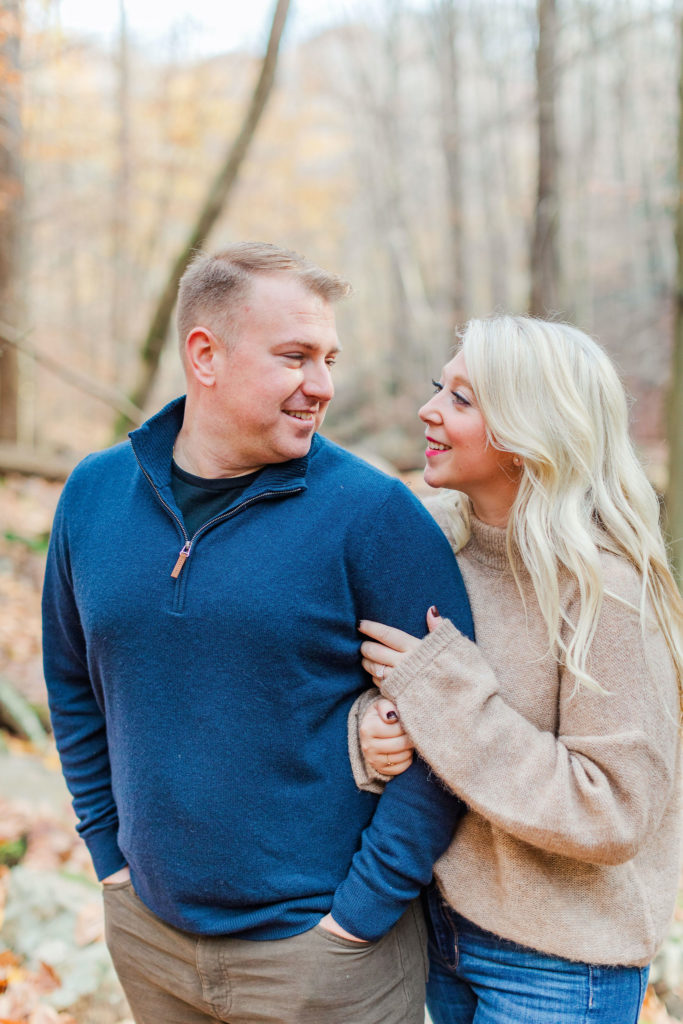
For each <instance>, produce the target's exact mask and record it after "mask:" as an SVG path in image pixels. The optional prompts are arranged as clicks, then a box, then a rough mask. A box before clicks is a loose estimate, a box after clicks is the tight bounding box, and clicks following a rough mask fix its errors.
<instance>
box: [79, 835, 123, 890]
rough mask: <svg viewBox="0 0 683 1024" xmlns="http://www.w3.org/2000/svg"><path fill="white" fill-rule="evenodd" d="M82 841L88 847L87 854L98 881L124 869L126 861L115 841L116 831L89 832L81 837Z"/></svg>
mask: <svg viewBox="0 0 683 1024" xmlns="http://www.w3.org/2000/svg"><path fill="white" fill-rule="evenodd" d="M83 839H84V840H85V844H86V846H87V847H88V853H89V854H90V856H91V858H92V862H93V865H94V868H95V874H96V875H97V877H98V879H99V881H102V879H103V878H107V877H108V876H109V875H113V874H114V872H115V871H120V870H121V868H125V867H126V859H125V857H124V856H123V854H122V853H121V851H120V850H119V846H118V843H117V841H116V830H113V831H112V830H111V829H107V830H103V831H100V832H89V833H88V834H87V835H84V836H83Z"/></svg>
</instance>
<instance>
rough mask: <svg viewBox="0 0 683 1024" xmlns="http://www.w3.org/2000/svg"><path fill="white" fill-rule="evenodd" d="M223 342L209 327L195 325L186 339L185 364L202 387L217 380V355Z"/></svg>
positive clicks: (207, 386)
mask: <svg viewBox="0 0 683 1024" xmlns="http://www.w3.org/2000/svg"><path fill="white" fill-rule="evenodd" d="M223 347H224V346H223V344H222V342H221V341H219V339H218V338H217V337H216V335H215V334H214V333H213V331H211V330H209V328H208V327H193V328H192V330H191V331H190V333H189V334H188V336H187V338H186V339H185V366H186V368H187V372H188V374H191V375H192V376H193V377H194V379H195V380H196V381H197V383H198V384H201V385H202V387H205V388H210V387H213V385H214V384H215V382H216V356H217V354H218V352H219V351H220V350H221V349H223Z"/></svg>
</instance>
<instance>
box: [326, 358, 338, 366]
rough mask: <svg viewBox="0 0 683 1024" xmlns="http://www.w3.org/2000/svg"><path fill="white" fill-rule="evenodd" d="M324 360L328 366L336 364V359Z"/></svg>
mask: <svg viewBox="0 0 683 1024" xmlns="http://www.w3.org/2000/svg"><path fill="white" fill-rule="evenodd" d="M325 362H326V363H327V365H328V366H336V365H337V360H336V359H326V360H325Z"/></svg>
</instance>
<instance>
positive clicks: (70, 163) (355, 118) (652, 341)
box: [0, 0, 683, 1024]
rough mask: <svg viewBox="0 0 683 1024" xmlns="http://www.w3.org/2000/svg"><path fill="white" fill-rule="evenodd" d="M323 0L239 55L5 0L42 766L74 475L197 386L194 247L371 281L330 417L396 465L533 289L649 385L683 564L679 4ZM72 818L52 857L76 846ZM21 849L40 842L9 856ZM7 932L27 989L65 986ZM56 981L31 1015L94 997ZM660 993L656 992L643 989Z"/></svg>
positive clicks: (527, 307) (416, 447)
mask: <svg viewBox="0 0 683 1024" xmlns="http://www.w3.org/2000/svg"><path fill="white" fill-rule="evenodd" d="M224 6H227V9H228V10H229V9H230V7H231V6H232V5H231V4H228V5H224ZM238 6H239V5H237V4H235V5H234V7H235V11H237V7H238ZM309 7H310V3H309ZM313 7H315V5H313ZM317 7H318V11H317V17H315V18H309V19H308V20H306V19H305V17H304V12H303V10H302V9H298V8H297V6H296V5H295V4H292V5H291V7H290V3H289V0H277V2H275V0H273V2H272V5H271V6H270V7H265V6H264V13H263V26H262V32H261V33H260V34H258V33H257V34H256V35H255V36H254V37H253V38H252V39H251V40H250V41H249V45H241V46H239V47H237V48H234V47H233V48H231V47H230V46H229V44H228V43H227V42H226V44H225V46H224V45H222V41H221V38H220V31H217V32H216V33H214V36H215V37H214V38H213V39H212V40H211V46H209V47H207V46H206V43H205V41H204V42H203V43H202V44H201V45H200V44H199V39H200V36H201V32H200V30H201V22H200V20H199V19H198V15H197V12H196V11H195V12H194V14H193V12H192V8H191V7H190V6H189V5H188V7H187V10H186V16H185V17H184V18H181V19H180V20H173V21H170V20H169V18H167V17H164V15H163V14H161V13H160V16H159V19H158V26H157V29H156V31H155V32H154V33H153V34H152V35H150V34H149V33H148V34H147V35H145V36H144V37H143V36H142V35H141V34H138V33H136V31H135V29H134V27H133V25H134V18H133V16H132V8H133V4H132V3H131V4H130V9H129V8H127V6H126V0H117V26H116V30H115V32H113V33H108V34H107V33H90V34H89V33H88V32H85V31H82V30H81V31H79V30H77V29H76V28H74V27H73V26H71V25H68V24H67V23H66V22H65V20H64V18H63V17H62V10H61V5H60V2H59V0H0V705H2V708H3V710H2V712H0V718H1V719H2V720H3V721H4V722H5V724H6V725H9V726H11V729H12V731H13V732H14V733H15V734H16V733H18V734H20V735H23V736H24V741H23V742H24V746H20V747H17V743H18V742H19V743H21V742H22V741H17V740H16V739H12V738H11V737H10V738H9V740H8V741H7V742H9V745H10V749H9V752H8V754H7V756H8V757H9V756H13V757H17V756H21V757H24V758H27V759H30V758H32V757H33V758H35V757H38V758H39V759H41V758H42V760H43V761H45V758H47V759H48V763H50V757H51V754H50V748H49V744H48V746H44V745H43V737H42V734H41V733H40V731H36V730H39V725H38V726H36V725H35V724H34V725H31V724H30V722H31V721H33V720H32V719H30V718H27V717H26V716H27V715H30V714H31V708H30V705H31V703H32V704H33V705H36V707H34V708H33V713H34V714H37V716H38V717H37V719H36V721H38V723H39V722H40V716H41V714H42V711H41V707H42V704H43V702H44V694H43V691H42V689H41V685H42V677H41V676H40V668H39V662H40V637H39V627H38V593H39V588H40V579H41V574H42V565H43V559H44V548H45V544H46V540H47V537H48V535H49V528H50V519H51V515H52V511H53V508H54V502H55V500H56V496H57V493H58V490H59V486H60V481H61V480H63V478H64V475H65V473H66V472H68V469H69V468H70V467H71V466H72V465H73V464H74V463H75V461H76V460H77V459H78V458H79V457H80V456H82V455H83V454H85V453H86V452H87V451H89V450H92V449H93V448H97V447H101V446H104V445H107V444H109V443H111V442H112V441H113V440H114V439H116V438H117V437H120V436H122V435H124V436H125V430H126V428H127V427H129V426H131V425H133V424H135V423H138V422H140V421H141V420H142V419H143V418H144V417H145V416H146V415H148V414H149V413H150V412H152V411H154V410H156V409H157V408H159V407H160V406H161V405H162V404H163V403H164V402H165V401H167V400H168V399H170V398H171V397H173V396H174V395H176V394H178V393H180V392H181V391H182V388H183V384H182V375H181V371H180V364H179V360H178V357H177V348H176V344H175V338H174V330H173V323H172V311H173V310H172V307H173V296H174V294H175V286H176V283H177V279H178V276H179V274H180V273H181V272H182V269H183V267H184V265H185V263H186V261H187V259H188V257H189V255H190V254H191V252H192V250H193V249H194V248H196V247H197V246H198V245H202V246H204V247H206V248H209V249H214V248H218V247H220V246H221V245H222V244H225V243H228V242H230V241H234V240H240V239H263V240H268V241H273V242H276V243H279V244H282V245H285V246H287V247H291V248H294V249H297V250H298V251H300V252H302V253H304V254H305V255H306V256H308V257H309V258H311V259H313V260H314V261H315V262H318V263H320V264H322V265H323V266H325V267H326V268H328V269H330V270H333V271H336V272H338V273H340V274H342V275H343V276H345V277H348V278H349V279H350V280H351V281H352V283H353V285H354V294H353V296H352V297H351V299H350V300H348V301H347V302H345V303H343V304H342V305H341V306H340V307H339V309H338V326H339V333H340V337H341V339H342V342H343V346H344V351H343V354H342V357H341V359H340V361H339V365H338V368H337V371H336V373H337V381H336V383H337V395H336V398H335V400H334V402H333V403H332V406H331V408H330V411H329V414H328V417H327V420H326V424H325V433H326V434H327V435H328V436H331V437H332V438H334V439H335V440H337V441H339V442H340V443H342V444H344V445H347V446H350V447H353V448H354V449H356V450H357V451H359V452H360V453H361V454H367V455H369V456H371V457H372V458H375V459H381V460H384V461H385V462H386V463H387V464H389V465H391V466H393V467H394V468H395V469H396V471H399V472H402V473H408V474H409V473H411V471H415V470H417V469H418V467H419V466H420V464H421V461H422V460H421V443H420V442H421V430H420V427H419V424H418V422H417V420H416V416H415V410H416V409H417V407H418V406H419V404H421V402H422V401H424V399H425V397H426V396H427V395H428V394H429V391H430V378H431V377H432V376H435V375H438V374H439V371H440V368H441V366H442V364H443V363H444V361H445V360H446V358H447V356H448V353H449V351H450V350H451V349H452V347H453V344H454V339H455V331H456V329H457V328H458V327H460V326H463V325H464V323H465V322H466V320H467V319H468V318H469V317H471V316H482V315H487V314H489V313H492V312H501V311H510V312H527V311H531V312H533V313H536V314H539V315H552V316H556V317H559V318H562V319H567V320H570V321H571V322H573V323H576V324H577V325H579V326H580V327H582V328H583V329H584V330H586V331H588V332H589V333H591V334H592V335H593V336H595V337H596V338H597V339H598V340H599V341H600V342H601V343H602V344H603V345H604V346H605V347H606V348H607V350H608V351H609V353H610V354H611V356H612V357H613V358H614V360H615V362H616V364H617V366H618V368H619V370H620V373H621V376H622V379H623V380H624V382H625V384H626V386H627V389H628V391H629V394H630V395H631V398H632V401H631V425H632V433H633V437H634V439H635V441H636V444H637V446H638V449H639V452H640V454H641V456H642V458H643V460H644V462H645V464H646V467H647V469H648V472H649V475H650V478H651V480H652V482H653V483H654V485H655V486H656V488H657V490H658V491H659V493H660V494H661V495H662V499H663V509H664V513H665V521H666V523H667V528H668V530H669V535H670V538H671V540H672V555H673V557H674V559H675V561H676V564H677V567H678V571H679V573H680V571H681V566H682V565H683V542H682V541H681V540H680V538H683V316H682V310H683V300H682V296H683V269H682V268H683V258H682V256H681V252H682V250H683V189H682V187H681V184H682V182H683V169H682V168H683V155H682V154H683V144H682V143H681V140H682V139H683V131H682V130H681V123H682V104H681V95H683V87H682V85H681V83H682V82H683V71H682V67H683V62H682V59H681V36H682V34H683V5H682V3H681V0H414V2H410V0H367V2H366V3H364V4H362V5H351V4H350V3H349V2H346V3H345V2H344V0H329V2H327V3H320V4H318V5H317ZM312 9H313V8H311V10H312ZM309 13H310V12H309ZM323 15H324V16H323ZM236 16H237V15H236ZM202 38H203V39H204V40H205V36H203V37H202ZM520 415H523V409H520ZM4 686H6V687H7V689H6V690H4V689H3V687H4ZM3 695H4V696H3ZM17 698H18V699H19V702H20V706H18V705H16V704H15V703H14V702H15V700H16V699H17ZM21 701H23V702H24V704H23V705H21ZM8 705H9V706H8ZM17 707H19V710H17ZM22 716H23V717H22ZM22 723H23V724H22ZM8 763H9V762H8ZM26 765H28V760H27V761H26V762H25V766H26ZM34 767H35V766H34ZM26 770H27V771H28V768H27V769H26ZM32 770H33V768H32V769H31V771H32ZM10 774H11V773H10ZM8 777H9V776H8ZM12 778H13V779H14V778H15V776H14V775H12ZM13 796H16V794H15V793H13V794H10V793H8V792H3V790H2V787H1V785H0V800H1V799H3V798H5V799H6V800H7V801H9V803H7V804H6V806H5V816H4V817H5V822H6V823H7V822H9V823H10V824H9V825H7V824H6V826H5V832H4V833H2V829H0V853H1V852H2V843H3V842H9V843H13V842H14V843H16V842H17V841H19V840H21V843H23V844H24V845H23V850H24V854H25V853H26V849H28V850H29V853H30V848H31V842H34V843H35V835H34V832H33V831H32V829H34V828H35V821H36V820H39V821H45V820H47V819H49V820H53V819H52V818H50V814H49V813H47V812H45V813H46V814H47V818H45V815H44V816H43V818H41V817H40V815H38V817H37V818H36V814H35V810H34V811H33V812H32V811H30V810H27V809H26V808H24V809H23V810H22V808H21V807H20V808H19V810H17V805H16V801H15V802H14V803H12V802H11V800H10V797H13ZM22 807H23V805H22ZM22 814H23V815H24V817H22ZM31 821H33V825H31V824H30V822H31ZM55 828H56V830H57V831H55V832H54V835H55V836H56V835H59V836H61V838H60V839H59V841H58V842H57V841H56V840H55V842H56V846H57V847H59V849H60V850H61V853H59V852H58V853H57V854H56V862H55V865H53V867H55V866H59V865H61V868H64V866H65V865H67V866H71V867H73V865H72V864H71V860H70V858H72V857H73V856H76V860H77V861H78V857H79V856H80V855H76V854H74V852H73V848H72V847H71V845H69V844H66V845H65V840H64V838H63V833H62V832H61V831H59V827H58V826H56V825H55ZM68 828H69V829H70V828H71V822H70V821H69V823H68ZM12 829H14V832H12ZM48 831H49V830H48ZM15 833H16V834H15ZM21 843H20V847H21ZM39 845H40V844H39ZM60 858H61V860H60ZM20 861H21V863H20ZM78 863H79V864H80V861H78ZM25 868H26V860H25V858H24V855H23V854H22V857H20V858H19V859H18V860H17V862H16V864H15V866H13V867H12V868H11V874H12V877H13V878H14V879H16V877H20V876H17V875H16V872H20V871H21V870H22V869H25ZM81 868H82V864H81ZM81 868H79V870H81ZM82 869H83V870H86V869H85V868H82ZM7 885H9V882H8V883H7ZM8 906H9V904H8ZM10 917H11V915H10ZM677 934H678V933H675V934H674V937H673V938H672V944H671V945H670V949H672V948H674V946H675V947H676V949H678V946H677V945H676V944H677V943H678V941H679V940H678V938H677V937H676V935H677ZM12 936H14V933H13V932H12ZM17 943H18V940H15V939H14V938H13V939H12V942H9V943H6V945H7V950H6V953H7V954H8V956H10V957H11V956H14V957H15V958H17V957H18V958H17V959H16V962H15V961H11V962H10V961H7V963H5V968H6V970H7V971H9V975H8V976H11V977H13V978H14V982H13V984H14V989H13V991H15V992H16V984H18V983H19V982H21V983H25V984H28V985H29V988H30V987H31V985H33V988H34V990H36V986H37V988H38V989H39V988H40V985H41V984H43V985H47V988H48V989H49V987H50V986H49V982H46V981H45V978H44V977H42V976H41V975H40V968H39V967H36V965H35V964H32V963H31V960H30V956H29V954H28V953H27V952H26V951H24V952H21V955H18V954H17V951H16V948H12V945H14V947H16V946H17ZM86 945H87V943H86ZM2 956H3V954H2V953H0V973H1V971H2V969H3V961H2ZM667 956H668V957H669V960H670V961H671V963H674V961H675V962H676V963H677V962H678V960H680V959H681V958H680V957H679V956H678V953H677V952H676V953H675V955H674V954H672V953H671V952H669V953H668V954H667ZM43 962H46V961H43ZM34 968H35V970H36V971H38V974H35V971H34ZM51 970H53V971H56V970H57V968H56V967H55V965H54V964H52V966H51ZM667 970H668V972H669V973H668V974H667V972H666V971H664V970H662V971H660V972H659V975H658V976H659V978H660V985H661V986H663V987H662V988H661V994H662V995H666V998H667V1000H668V1005H669V1008H670V1009H672V1008H673V1009H672V1012H673V1010H675V1009H676V1007H677V1006H678V1008H679V1009H680V1006H679V1004H677V1003H676V999H677V998H678V996H677V994H676V988H677V986H678V985H679V980H678V975H677V974H676V970H677V969H676V970H674V969H673V968H671V969H669V968H667ZM12 971H14V972H15V974H14V975H12V973H11V972H12ZM22 971H23V972H24V974H23V975H22V973H21V972H22ZM672 971H673V973H672ZM17 972H18V974H17ZM32 972H33V973H32ZM17 977H19V982H17ZM40 977H42V981H41V980H40ZM656 977H657V976H656ZM656 977H655V980H656ZM22 978H23V981H22ZM36 978H38V979H39V980H37V981H36ZM662 978H664V981H662V980H661V979H662ZM27 979H28V981H27ZM31 979H33V980H31ZM667 979H668V980H667ZM58 980H59V979H58ZM6 981H7V979H6ZM34 983H35V984H34ZM7 984H8V983H7ZM55 984H56V983H55ZM5 987H7V985H6V986H5ZM53 987H54V986H53ZM2 988H3V982H2V981H1V980H0V993H1V991H2ZM9 989H12V985H9ZM9 989H8V991H9ZM55 991H59V985H56V988H55ZM34 995H35V991H34ZM2 998H3V996H2V994H0V999H2ZM22 998H23V997H22ZM45 998H46V999H47V1002H45V1001H44V1000H43V999H42V996H41V997H40V998H37V997H36V999H34V1000H33V1002H32V1001H31V999H30V998H29V997H28V996H26V999H25V1001H24V1003H23V1004H21V1005H19V1003H21V1000H19V1003H18V1004H17V1005H19V1009H20V1010H21V1013H22V1014H23V1016H21V1017H19V1016H17V1017H16V1019H21V1020H26V1021H28V1020H31V1022H32V1024H42V1022H43V1020H44V1021H49V1020H52V1019H61V1020H64V1021H65V1020H67V1019H69V1016H68V1015H69V1014H71V1015H72V1016H71V1018H70V1019H74V1020H75V1019H77V1017H74V1016H73V1014H74V1013H76V1014H77V1013H78V1011H76V1010H74V1007H73V1006H72V1005H70V1004H67V1003H64V1002H63V1001H62V1003H61V1004H60V1002H59V999H57V998H55V997H54V996H53V997H50V998H52V1009H50V1008H49V998H48V996H46V997H45ZM681 1005H683V1004H681ZM12 1006H13V1013H15V1014H18V1012H19V1011H18V1010H17V1009H16V1007H15V1006H14V1004H12ZM646 1009H647V1012H648V1013H649V1014H650V1017H649V1018H648V1019H651V1020H654V1019H655V1018H656V1014H657V1013H660V1014H664V1013H665V1010H664V1008H663V1007H662V1006H659V1008H658V1007H657V1005H656V1002H655V997H654V995H653V994H652V995H651V1002H650V1003H649V1005H648V1007H647V1008H646ZM4 1012H5V1019H9V1017H10V1016H11V1015H9V1016H8V1011H7V1008H6V1007H5V1009H4ZM51 1012H52V1013H53V1014H55V1015H56V1014H58V1013H59V1014H61V1017H58V1016H54V1018H51V1017H49V1013H51ZM84 1012H86V1016H85V1017H83V1018H82V1019H81V1018H80V1017H78V1020H79V1024H82V1021H84V1022H85V1024H95V1021H96V1019H97V1020H98V1021H99V1020H100V1017H97V1014H96V1012H95V1011H94V1010H93V1009H92V1007H90V1009H88V1010H87V1011H84ZM98 1012H100V1013H103V1012H104V1011H101V1009H100V1011H98ZM41 1013H42V1014H43V1017H40V1014H41ZM45 1014H47V1015H48V1016H45ZM65 1014H66V1016H65ZM36 1015H38V1016H36ZM681 1016H682V1017H683V1014H681ZM2 1017H3V1005H2V1004H1V1003H0V1018H2ZM101 1019H102V1020H103V1021H104V1020H105V1019H106V1017H105V1016H101ZM109 1019H111V1020H114V1019H115V1017H110V1018H109ZM657 1019H661V1020H664V1019H666V1018H665V1017H664V1016H661V1015H660V1017H658V1018H657Z"/></svg>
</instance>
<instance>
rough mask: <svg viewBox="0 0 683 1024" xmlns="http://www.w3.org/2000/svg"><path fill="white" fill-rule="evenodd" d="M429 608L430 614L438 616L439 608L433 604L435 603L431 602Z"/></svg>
mask: <svg viewBox="0 0 683 1024" xmlns="http://www.w3.org/2000/svg"><path fill="white" fill-rule="evenodd" d="M429 610H430V612H431V613H432V615H436V616H438V614H439V609H438V608H437V607H436V605H435V604H433V605H432V607H431V608H430V609H429Z"/></svg>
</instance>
